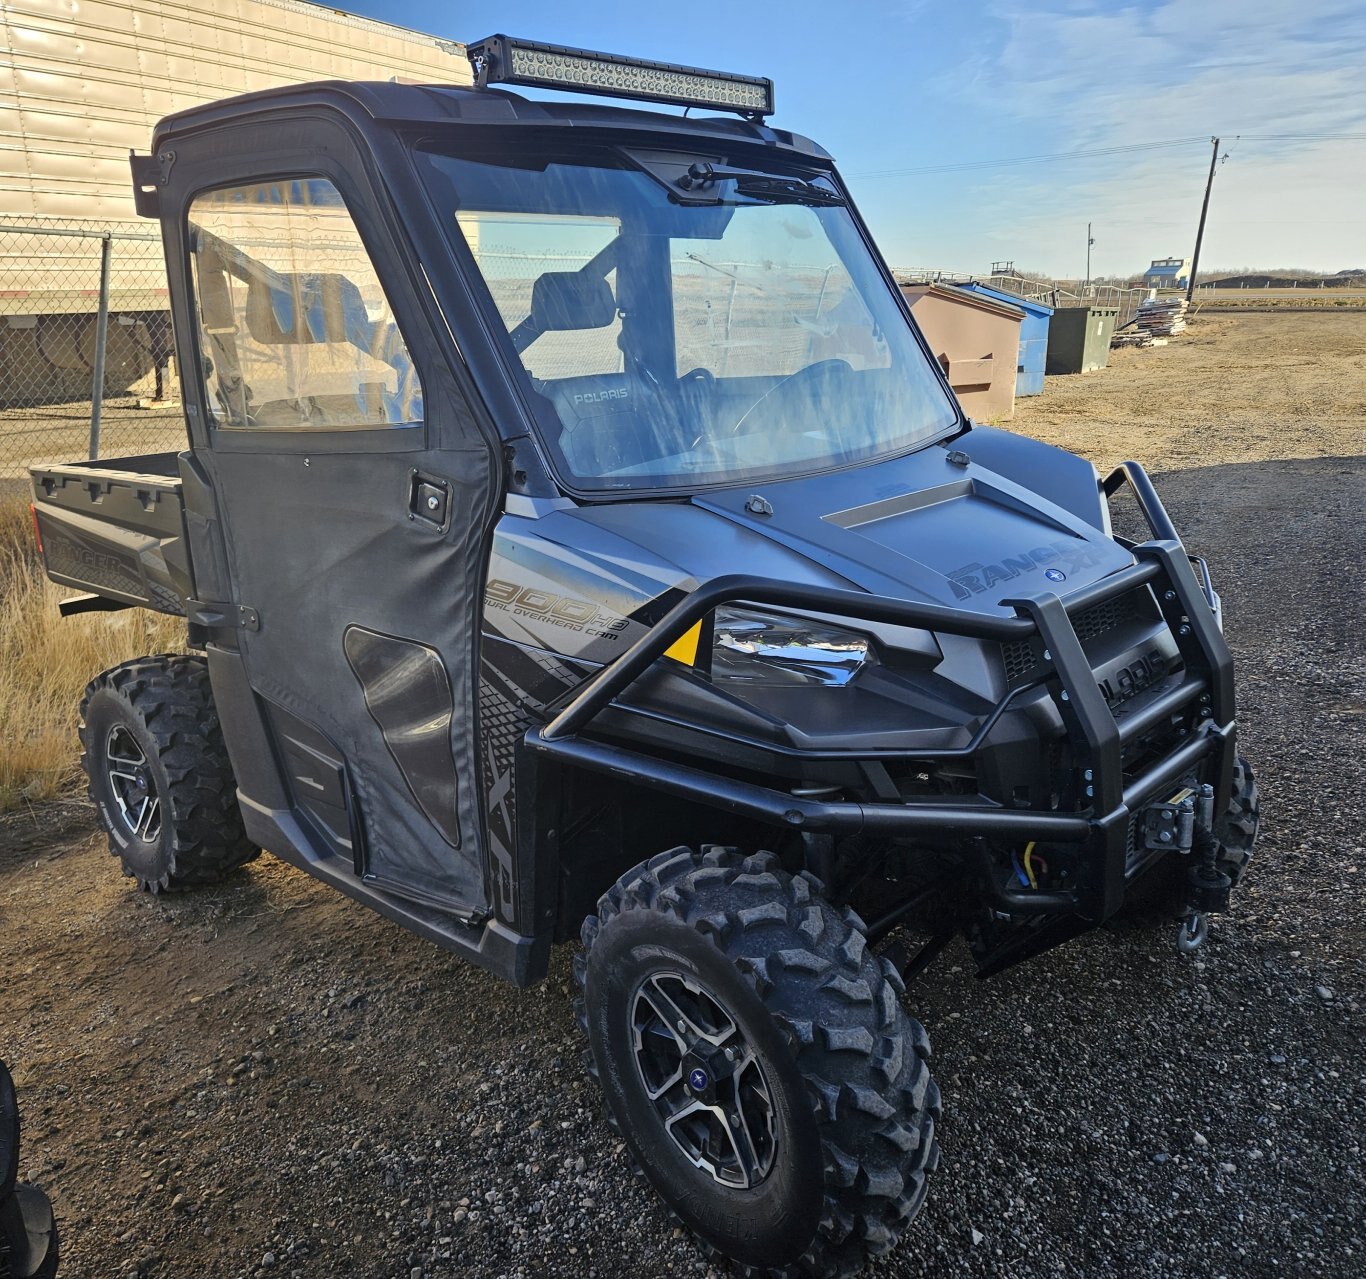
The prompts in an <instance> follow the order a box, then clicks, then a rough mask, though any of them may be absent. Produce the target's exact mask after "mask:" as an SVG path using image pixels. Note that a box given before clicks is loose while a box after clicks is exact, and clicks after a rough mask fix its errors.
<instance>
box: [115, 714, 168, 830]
mask: <svg viewBox="0 0 1366 1279" xmlns="http://www.w3.org/2000/svg"><path fill="white" fill-rule="evenodd" d="M104 777H105V782H106V783H107V785H108V787H109V794H110V796H111V798H112V799H113V801H114V807H115V808H116V809H117V810H118V814H119V819H120V820H121V821H122V822H123V825H124V826H125V827H126V828H127V830H128V833H129V834H130V835H132V836H134V837H135V838H136V839H140V840H141V841H142V842H143V843H144V844H155V843H156V841H157V840H158V839H160V838H161V796H160V795H158V794H157V789H156V779H155V778H154V777H153V776H152V769H151V766H150V765H149V764H148V762H147V755H146V753H145V752H144V751H143V749H142V747H141V746H139V745H138V741H137V738H135V737H134V736H133V734H132V733H130V732H129V731H128V729H127V727H125V726H124V725H123V724H115V725H114V727H113V728H111V729H110V730H109V735H108V737H106V738H105V742H104Z"/></svg>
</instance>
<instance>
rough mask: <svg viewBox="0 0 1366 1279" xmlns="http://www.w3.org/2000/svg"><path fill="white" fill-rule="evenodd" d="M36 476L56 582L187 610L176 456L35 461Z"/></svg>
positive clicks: (36, 502) (41, 528) (189, 587)
mask: <svg viewBox="0 0 1366 1279" xmlns="http://www.w3.org/2000/svg"><path fill="white" fill-rule="evenodd" d="M29 474H30V475H31V476H32V479H33V510H34V516H35V520H36V522H37V526H38V536H39V539H40V541H41V543H42V550H43V563H44V564H45V566H46V568H47V575H48V576H49V577H50V578H51V579H52V580H53V581H54V582H60V583H61V584H62V585H64V586H74V587H76V588H77V589H79V590H83V591H90V592H92V593H94V594H95V595H98V596H101V597H103V599H106V600H110V601H114V602H115V603H116V604H134V605H136V604H140V605H143V606H144V607H146V608H150V609H155V610H156V611H157V612H158V613H174V614H180V615H182V616H183V615H184V613H185V600H186V599H187V598H190V597H191V596H192V594H193V584H192V579H191V575H190V563H189V556H188V554H187V552H186V548H185V518H184V507H183V505H182V502H181V489H180V473H179V466H178V459H177V456H176V454H174V453H151V454H145V455H143V456H141V457H126V458H110V459H104V460H100V461H95V462H70V463H61V464H55V465H44V466H33V467H30V468H29ZM74 603H75V602H74V601H73V604H74ZM90 604H91V605H92V606H95V605H94V601H91V602H90ZM80 611H85V610H84V609H83V608H80V607H64V608H63V612H80Z"/></svg>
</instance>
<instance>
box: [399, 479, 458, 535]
mask: <svg viewBox="0 0 1366 1279" xmlns="http://www.w3.org/2000/svg"><path fill="white" fill-rule="evenodd" d="M450 513H451V486H450V485H449V484H448V483H447V482H446V481H445V480H438V479H436V478H434V477H433V476H430V475H423V474H421V472H419V471H414V472H413V473H412V484H411V486H410V488H409V492H408V518H409V519H410V520H422V521H423V522H424V523H426V524H430V525H432V527H433V528H439V529H444V528H445V527H446V524H447V523H448V521H449V518H450Z"/></svg>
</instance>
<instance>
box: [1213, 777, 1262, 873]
mask: <svg viewBox="0 0 1366 1279" xmlns="http://www.w3.org/2000/svg"><path fill="white" fill-rule="evenodd" d="M1261 822H1262V811H1261V806H1260V805H1259V804H1258V802H1257V779H1256V778H1255V777H1254V776H1253V775H1252V765H1251V764H1249V763H1248V762H1247V760H1245V759H1244V758H1243V757H1242V756H1241V755H1239V756H1238V758H1237V760H1236V761H1235V762H1234V765H1233V793H1232V795H1231V796H1230V798H1229V802H1228V808H1227V810H1226V811H1225V812H1224V815H1223V816H1222V817H1220V818H1219V820H1218V821H1216V822H1215V823H1214V837H1215V838H1216V839H1217V840H1218V841H1219V861H1218V866H1219V869H1220V870H1221V871H1223V872H1224V874H1225V875H1227V876H1228V877H1229V878H1230V879H1231V880H1232V881H1233V883H1234V885H1235V886H1236V885H1237V883H1238V881H1239V880H1240V879H1241V878H1242V877H1243V872H1244V871H1245V870H1247V867H1248V863H1249V862H1251V860H1252V849H1253V846H1254V845H1255V844H1256V842H1257V829H1258V827H1259V826H1260V825H1261Z"/></svg>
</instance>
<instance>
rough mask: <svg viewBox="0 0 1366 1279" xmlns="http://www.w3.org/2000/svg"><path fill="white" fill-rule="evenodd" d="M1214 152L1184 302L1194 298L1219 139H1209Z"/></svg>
mask: <svg viewBox="0 0 1366 1279" xmlns="http://www.w3.org/2000/svg"><path fill="white" fill-rule="evenodd" d="M1210 141H1211V142H1213V143H1214V150H1213V151H1212V152H1211V153H1210V158H1209V177H1208V178H1206V179H1205V202H1204V203H1203V204H1202V205H1201V206H1200V225H1199V227H1198V228H1197V229H1196V232H1195V253H1194V254H1193V255H1192V256H1191V275H1190V279H1189V280H1187V281H1186V301H1187V302H1189V301H1190V300H1191V299H1192V298H1193V297H1194V296H1195V273H1196V271H1198V270H1199V269H1200V242H1201V240H1203V239H1204V238H1205V214H1207V213H1208V212H1209V189H1210V187H1212V186H1213V185H1214V168H1215V165H1217V164H1218V163H1219V139H1218V138H1211V139H1210Z"/></svg>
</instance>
